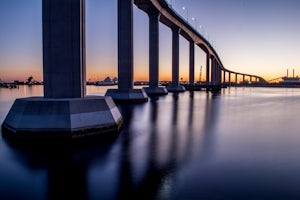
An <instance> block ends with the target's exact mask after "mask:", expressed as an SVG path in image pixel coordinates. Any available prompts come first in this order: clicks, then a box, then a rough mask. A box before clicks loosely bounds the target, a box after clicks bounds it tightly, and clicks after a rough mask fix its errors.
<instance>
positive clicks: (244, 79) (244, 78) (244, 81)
mask: <svg viewBox="0 0 300 200" xmlns="http://www.w3.org/2000/svg"><path fill="white" fill-rule="evenodd" d="M243 82H245V74H243Z"/></svg>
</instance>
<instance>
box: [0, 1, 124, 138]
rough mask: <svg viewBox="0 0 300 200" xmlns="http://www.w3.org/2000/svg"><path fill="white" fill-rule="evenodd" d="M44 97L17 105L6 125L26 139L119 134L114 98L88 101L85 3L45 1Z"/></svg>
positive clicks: (9, 132) (119, 119)
mask: <svg viewBox="0 0 300 200" xmlns="http://www.w3.org/2000/svg"><path fill="white" fill-rule="evenodd" d="M42 12H43V19H42V21H43V67H44V70H43V71H44V97H31V98H23V99H17V100H16V101H15V102H14V104H13V106H12V108H11V110H10V111H9V113H8V115H7V117H6V119H5V120H4V122H3V124H2V129H3V133H4V134H6V133H7V136H9V137H16V138H20V139H24V138H26V139H28V138H38V139H41V138H47V139H48V138H49V139H50V138H54V139H72V138H82V137H87V136H92V135H102V134H104V133H107V132H117V131H118V130H119V128H120V126H121V123H122V117H121V114H120V112H119V110H118V108H117V107H116V105H115V104H114V102H113V100H112V98H110V97H85V0H72V1H70V0H43V3H42Z"/></svg>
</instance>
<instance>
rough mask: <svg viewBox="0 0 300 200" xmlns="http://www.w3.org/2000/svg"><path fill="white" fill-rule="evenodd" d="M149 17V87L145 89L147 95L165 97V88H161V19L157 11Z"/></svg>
mask: <svg viewBox="0 0 300 200" xmlns="http://www.w3.org/2000/svg"><path fill="white" fill-rule="evenodd" d="M148 16H149V87H145V88H144V89H145V91H146V93H147V94H153V95H165V94H168V91H167V89H166V88H165V87H159V17H160V13H159V12H158V11H157V10H151V11H149V12H148Z"/></svg>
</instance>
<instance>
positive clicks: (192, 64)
mask: <svg viewBox="0 0 300 200" xmlns="http://www.w3.org/2000/svg"><path fill="white" fill-rule="evenodd" d="M189 78H190V80H189V83H190V84H194V83H195V43H194V41H193V40H190V77H189Z"/></svg>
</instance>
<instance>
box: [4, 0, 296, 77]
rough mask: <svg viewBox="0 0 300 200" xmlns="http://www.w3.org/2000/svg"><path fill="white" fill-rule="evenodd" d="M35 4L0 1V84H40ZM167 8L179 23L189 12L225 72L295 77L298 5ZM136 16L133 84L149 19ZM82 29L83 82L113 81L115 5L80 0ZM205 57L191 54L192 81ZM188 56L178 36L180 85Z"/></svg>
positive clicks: (144, 65)
mask: <svg viewBox="0 0 300 200" xmlns="http://www.w3.org/2000/svg"><path fill="white" fill-rule="evenodd" d="M169 2H170V3H171V0H169ZM41 4H42V1H41V0H0V27H1V31H0V79H2V80H15V79H19V80H25V79H26V78H27V77H28V76H29V75H33V77H34V78H35V79H36V80H42V22H41V16H42V10H41ZM183 6H184V7H185V8H186V9H185V10H183V9H182V7H183ZM172 7H173V8H174V9H175V10H176V11H177V12H178V13H179V14H180V15H182V17H183V18H186V17H187V12H188V17H189V19H188V20H189V22H190V23H191V24H192V25H193V26H194V27H196V28H197V29H198V30H199V31H200V32H201V33H203V34H204V35H205V37H207V38H208V39H209V40H210V41H211V42H212V43H213V45H214V47H215V48H216V49H217V51H218V53H219V56H220V58H221V60H222V62H223V64H224V66H225V67H226V68H228V69H231V70H235V71H240V72H244V73H252V74H257V75H261V76H263V77H265V78H266V79H271V78H276V77H279V76H284V75H285V74H286V69H287V68H289V69H290V71H291V70H292V69H293V68H294V69H295V70H296V75H300V59H299V56H300V39H299V35H300V23H299V21H298V20H299V19H300V1H298V0H275V1H274V0H172ZM134 17H135V18H134V27H135V28H134V38H135V40H134V47H135V50H134V52H135V53H134V59H135V62H134V71H135V79H136V80H144V79H147V78H148V46H149V45H148V16H147V15H146V14H145V13H143V12H142V11H140V10H139V9H138V8H136V7H135V8H134ZM192 17H194V18H195V19H196V20H192ZM86 25H87V29H86V35H87V38H86V42H87V80H88V79H91V80H96V79H103V78H105V77H106V76H117V0H86ZM200 25H201V27H202V28H201V29H200ZM204 56H205V54H204V53H203V52H202V51H201V50H200V49H199V48H196V72H195V74H196V76H197V77H195V78H196V80H198V79H199V77H198V74H199V72H200V66H201V65H202V66H205V57H204ZM187 58H188V43H187V41H185V40H184V39H183V38H180V77H183V79H184V80H187V79H188V76H187V75H188V59H187ZM202 73H204V71H203V72H202ZM170 77H171V32H170V30H169V29H168V28H166V27H165V26H164V25H160V79H161V80H164V79H170ZM202 78H204V76H203V77H202Z"/></svg>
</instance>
